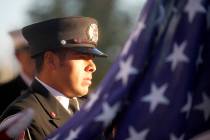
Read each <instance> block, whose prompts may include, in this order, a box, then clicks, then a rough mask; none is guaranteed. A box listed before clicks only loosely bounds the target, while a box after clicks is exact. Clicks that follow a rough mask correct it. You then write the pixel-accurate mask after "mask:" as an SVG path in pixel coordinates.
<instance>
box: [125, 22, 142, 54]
mask: <svg viewBox="0 0 210 140" xmlns="http://www.w3.org/2000/svg"><path fill="white" fill-rule="evenodd" d="M144 28H145V24H144V23H142V22H138V24H137V26H136V29H135V30H134V32H133V33H132V34H131V36H130V37H129V39H128V40H127V42H126V44H125V47H124V48H123V51H122V55H125V54H127V52H128V50H129V48H130V47H131V43H132V41H136V40H137V39H138V37H139V35H140V33H141V32H142V30H143V29H144Z"/></svg>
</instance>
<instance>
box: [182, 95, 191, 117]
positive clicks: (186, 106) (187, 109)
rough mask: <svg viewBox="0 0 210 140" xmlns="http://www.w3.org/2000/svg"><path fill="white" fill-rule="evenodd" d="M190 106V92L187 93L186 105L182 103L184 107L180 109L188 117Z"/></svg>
mask: <svg viewBox="0 0 210 140" xmlns="http://www.w3.org/2000/svg"><path fill="white" fill-rule="evenodd" d="M191 108H192V96H191V94H190V93H189V94H188V95H187V103H186V105H184V107H183V108H182V109H181V112H184V113H185V112H186V114H187V115H186V117H187V118H188V117H189V115H190V109H191Z"/></svg>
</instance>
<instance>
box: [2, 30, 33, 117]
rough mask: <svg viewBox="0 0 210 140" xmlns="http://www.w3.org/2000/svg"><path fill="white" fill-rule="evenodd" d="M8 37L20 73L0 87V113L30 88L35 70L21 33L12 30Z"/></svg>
mask: <svg viewBox="0 0 210 140" xmlns="http://www.w3.org/2000/svg"><path fill="white" fill-rule="evenodd" d="M9 35H10V36H11V38H12V41H13V44H14V47H15V56H16V58H17V60H18V62H19V64H20V73H19V74H18V75H17V76H16V77H15V78H14V79H12V80H11V81H8V82H6V83H4V84H1V85H0V102H1V105H0V111H1V112H0V113H2V112H3V111H4V110H5V109H6V107H7V106H8V105H9V104H10V103H11V102H12V101H13V100H14V99H15V98H17V97H18V96H19V95H21V93H23V91H24V90H26V89H27V88H28V87H29V86H30V84H31V82H32V79H33V76H34V68H35V64H34V61H33V60H32V58H31V55H30V51H29V47H28V43H27V42H26V40H25V39H24V37H23V36H22V33H21V31H20V30H14V31H11V32H9Z"/></svg>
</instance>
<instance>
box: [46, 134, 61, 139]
mask: <svg viewBox="0 0 210 140" xmlns="http://www.w3.org/2000/svg"><path fill="white" fill-rule="evenodd" d="M58 137H59V135H55V136H54V137H52V138H48V139H47V140H58Z"/></svg>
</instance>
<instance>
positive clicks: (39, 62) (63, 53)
mask: <svg viewBox="0 0 210 140" xmlns="http://www.w3.org/2000/svg"><path fill="white" fill-rule="evenodd" d="M49 51H51V52H53V53H54V54H55V55H57V56H58V57H59V58H60V59H61V60H63V59H65V57H66V52H67V51H66V49H63V48H60V49H54V50H49ZM45 53H46V52H43V53H40V54H39V55H36V56H35V57H33V58H34V59H35V64H36V73H40V72H41V70H42V67H43V62H44V55H45Z"/></svg>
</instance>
